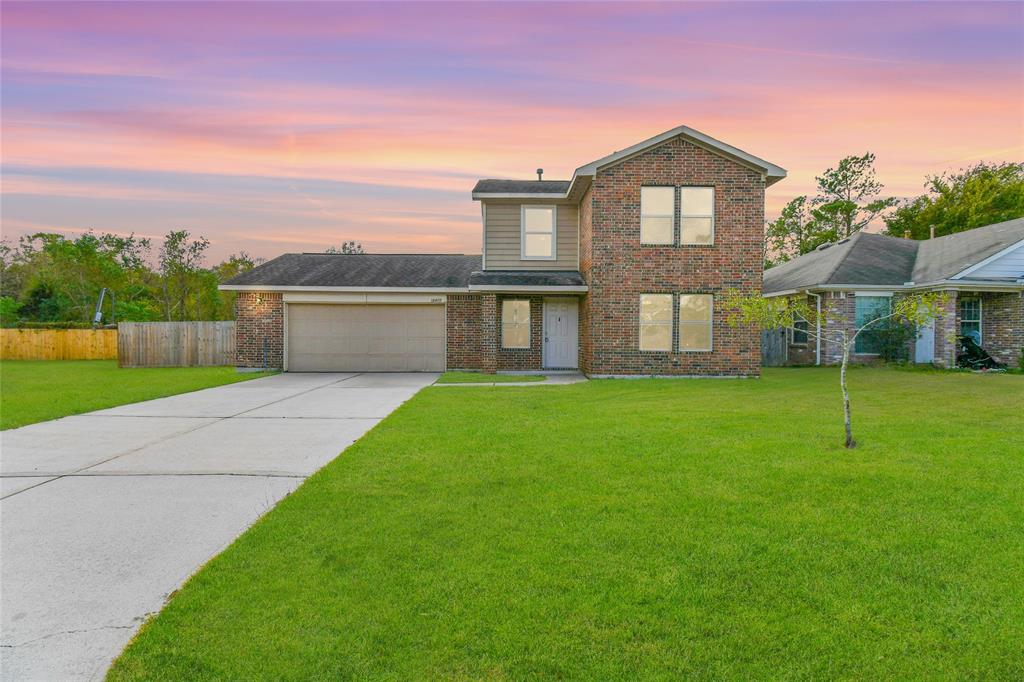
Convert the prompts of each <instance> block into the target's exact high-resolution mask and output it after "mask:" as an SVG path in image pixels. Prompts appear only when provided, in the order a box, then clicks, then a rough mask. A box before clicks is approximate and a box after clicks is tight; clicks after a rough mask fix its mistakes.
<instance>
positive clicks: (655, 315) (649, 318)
mask: <svg viewBox="0 0 1024 682" xmlns="http://www.w3.org/2000/svg"><path fill="white" fill-rule="evenodd" d="M671 349H672V294H641V295H640V350H664V351H667V350H671Z"/></svg>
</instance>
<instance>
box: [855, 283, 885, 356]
mask: <svg viewBox="0 0 1024 682" xmlns="http://www.w3.org/2000/svg"><path fill="white" fill-rule="evenodd" d="M891 302H892V298H891V297H889V296H861V295H859V294H858V295H856V296H854V325H856V327H857V329H860V328H861V327H863V326H864V325H865V324H867V323H868V322H870V321H871V320H875V319H878V318H879V317H884V316H885V315H888V314H889V310H890V308H889V305H890V303H891ZM880 324H882V323H876V324H874V325H872V326H870V327H868V328H867V329H865V330H864V331H862V332H861V333H860V334H858V335H857V341H856V342H855V343H854V344H853V350H854V352H856V353H867V354H871V355H877V354H878V351H879V349H880V347H881V332H880V330H879V325H880Z"/></svg>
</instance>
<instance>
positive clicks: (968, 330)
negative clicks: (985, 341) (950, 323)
mask: <svg viewBox="0 0 1024 682" xmlns="http://www.w3.org/2000/svg"><path fill="white" fill-rule="evenodd" d="M958 305H959V308H960V336H970V337H971V338H972V339H974V342H975V343H977V344H980V343H981V299H980V298H961V299H960V301H959V304H958Z"/></svg>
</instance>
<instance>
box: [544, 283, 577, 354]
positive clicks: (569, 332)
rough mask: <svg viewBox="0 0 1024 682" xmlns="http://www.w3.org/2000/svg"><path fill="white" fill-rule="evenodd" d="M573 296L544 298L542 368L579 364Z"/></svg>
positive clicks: (575, 304)
mask: <svg viewBox="0 0 1024 682" xmlns="http://www.w3.org/2000/svg"><path fill="white" fill-rule="evenodd" d="M577 305H578V301H577V300H576V299H575V298H546V299H544V369H576V368H577V367H578V366H579V363H578V356H579V319H580V318H579V308H578V307H577Z"/></svg>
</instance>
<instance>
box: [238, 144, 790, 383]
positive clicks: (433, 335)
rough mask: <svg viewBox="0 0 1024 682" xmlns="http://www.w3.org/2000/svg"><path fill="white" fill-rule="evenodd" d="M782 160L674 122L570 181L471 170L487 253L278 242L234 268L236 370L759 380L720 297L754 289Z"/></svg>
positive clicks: (755, 343) (749, 342) (748, 345)
mask: <svg viewBox="0 0 1024 682" xmlns="http://www.w3.org/2000/svg"><path fill="white" fill-rule="evenodd" d="M785 175H786V171H785V170H783V169H782V168H780V167H778V166H776V165H774V164H771V163H768V162H767V161H764V160H762V159H759V158H757V157H755V156H752V155H750V154H747V153H746V152H743V151H741V150H739V149H736V148H735V147H732V146H730V145H727V144H725V143H722V142H719V141H718V140H715V139H713V138H710V137H708V136H707V135H704V134H703V133H700V132H698V131H696V130H693V129H691V128H687V127H684V126H680V127H678V128H674V129H672V130H669V131H667V132H665V133H662V134H661V135H657V136H655V137H652V138H650V139H649V140H645V141H644V142H641V143H639V144H636V145H633V146H632V147H629V148H627V149H624V150H622V151H619V152H616V153H614V154H611V155H609V156H606V157H604V158H602V159H598V160H597V161H594V162H592V163H589V164H587V165H585V166H582V167H580V168H578V169H577V170H576V171H575V173H574V174H573V177H572V179H570V180H564V181H562V180H542V179H541V178H540V176H538V179H537V180H480V181H479V182H478V183H477V184H476V187H475V188H474V189H473V193H472V196H473V199H474V200H478V201H480V203H481V216H482V228H483V233H482V241H483V253H482V255H479V256H464V255H427V254H417V255H397V254H396V255H389V254H358V255H336V254H285V255H283V256H280V257H279V258H275V259H274V260H272V261H269V262H268V263H265V264H263V265H261V266H259V267H257V268H255V269H253V270H251V271H249V272H247V273H244V274H242V275H240V276H238V277H236V278H235V279H233V280H231V281H230V282H228V283H227V284H225V285H223V286H222V288H223V289H226V290H233V291H236V292H238V304H237V317H238V325H237V329H238V357H237V364H238V366H239V367H263V366H267V367H275V368H282V369H286V370H291V371H335V370H336V371H441V370H445V369H450V370H456V369H460V370H480V371H484V372H497V371H521V372H540V371H542V370H561V369H565V370H570V369H580V370H582V371H583V372H585V373H587V374H588V375H591V376H629V375H645V376H651V375H657V376H660V375H671V376H756V375H758V374H759V373H760V364H761V356H760V337H759V334H758V332H757V331H756V330H755V329H753V328H752V327H732V326H730V325H728V324H726V322H725V320H726V317H727V315H726V313H727V312H728V311H725V310H723V309H722V304H721V299H720V295H721V294H722V293H724V292H725V291H726V290H730V289H735V290H740V291H743V292H747V293H754V292H758V291H760V288H761V274H762V273H761V239H762V230H763V225H764V192H765V187H766V186H768V185H771V184H773V183H774V182H777V181H778V180H781V179H782V178H784V177H785Z"/></svg>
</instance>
